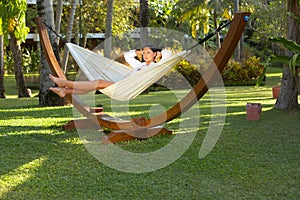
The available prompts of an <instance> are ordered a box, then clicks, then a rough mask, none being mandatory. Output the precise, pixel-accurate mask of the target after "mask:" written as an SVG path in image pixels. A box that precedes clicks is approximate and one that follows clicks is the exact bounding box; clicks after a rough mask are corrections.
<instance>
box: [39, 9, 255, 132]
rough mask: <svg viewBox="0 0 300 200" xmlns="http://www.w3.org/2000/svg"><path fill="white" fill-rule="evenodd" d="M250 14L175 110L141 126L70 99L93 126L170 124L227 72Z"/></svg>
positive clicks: (48, 50) (54, 65) (235, 24)
mask: <svg viewBox="0 0 300 200" xmlns="http://www.w3.org/2000/svg"><path fill="white" fill-rule="evenodd" d="M249 15H250V13H249V12H240V13H236V14H235V15H234V18H233V21H232V23H231V25H230V28H229V30H228V33H227V35H226V37H225V39H224V41H223V44H222V46H221V48H220V49H219V51H218V53H217V54H216V56H215V58H214V59H213V63H211V66H210V68H209V69H208V70H207V72H206V73H204V75H203V76H202V77H203V78H202V79H200V80H199V82H198V83H197V84H196V85H195V86H194V87H193V89H192V90H191V91H190V92H189V93H188V94H187V95H186V96H185V97H184V98H183V99H182V100H181V101H180V102H178V103H177V104H175V105H174V106H173V107H172V108H170V109H169V110H167V111H166V112H164V113H162V114H160V115H158V116H156V117H152V118H150V119H146V120H144V121H143V123H142V124H139V123H136V122H135V120H131V121H125V120H120V119H116V118H114V117H111V116H108V115H104V114H101V115H97V114H95V113H92V112H90V107H89V106H86V105H85V103H84V102H83V101H82V100H81V99H80V98H79V97H78V96H77V95H72V96H71V95H68V96H67V98H68V99H69V100H70V101H71V102H72V104H73V105H74V107H75V108H76V109H77V110H78V111H79V112H81V113H82V114H83V115H84V116H85V117H87V118H88V119H89V120H90V121H91V122H92V123H94V124H96V125H100V126H103V127H105V128H109V129H111V130H129V131H136V130H141V129H143V130H145V129H147V128H151V127H156V126H158V125H161V124H164V123H166V122H168V121H171V120H173V119H175V118H176V117H178V116H179V115H181V114H182V113H183V112H185V111H187V110H188V109H189V108H191V107H192V106H193V105H194V104H195V103H196V102H197V101H198V100H199V99H200V98H201V97H202V96H203V95H204V94H205V93H206V92H207V91H208V89H209V87H210V86H211V84H212V83H214V82H215V81H216V79H217V78H218V75H219V74H220V73H221V72H222V71H223V70H224V68H225V66H226V64H227V62H228V60H229V59H230V57H231V56H232V54H233V52H234V50H235V47H236V45H237V44H238V42H239V40H240V38H241V36H242V33H243V31H244V29H245V26H246V24H247V20H246V18H247V17H248V16H249ZM36 23H37V26H38V32H39V35H40V40H41V44H42V47H43V49H44V53H45V56H46V58H47V61H48V64H49V67H50V68H51V70H52V71H53V73H54V74H55V75H57V76H58V77H60V78H63V79H66V77H65V75H64V73H63V71H62V70H61V67H60V66H59V64H58V62H57V60H56V58H55V55H54V53H53V50H52V46H51V43H50V40H49V37H48V33H47V29H46V27H45V25H44V24H43V22H42V20H41V19H40V18H36Z"/></svg>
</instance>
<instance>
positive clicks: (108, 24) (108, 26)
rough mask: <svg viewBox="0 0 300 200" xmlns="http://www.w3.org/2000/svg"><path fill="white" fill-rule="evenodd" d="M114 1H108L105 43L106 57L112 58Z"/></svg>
mask: <svg viewBox="0 0 300 200" xmlns="http://www.w3.org/2000/svg"><path fill="white" fill-rule="evenodd" d="M113 11H114V0H108V1H107V11H106V22H105V24H106V28H105V41H104V45H105V46H104V56H105V57H110V53H111V50H112V46H111V45H112V38H111V37H112V23H113Z"/></svg>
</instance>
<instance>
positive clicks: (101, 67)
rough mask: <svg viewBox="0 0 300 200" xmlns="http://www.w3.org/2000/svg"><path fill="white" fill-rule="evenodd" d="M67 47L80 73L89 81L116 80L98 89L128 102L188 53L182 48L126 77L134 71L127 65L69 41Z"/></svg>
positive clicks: (113, 97) (116, 98) (111, 96)
mask: <svg viewBox="0 0 300 200" xmlns="http://www.w3.org/2000/svg"><path fill="white" fill-rule="evenodd" d="M67 47H68V49H69V51H70V53H71V54H72V56H73V58H74V59H75V61H76V62H77V64H78V65H79V67H80V69H81V70H82V72H83V73H84V74H85V75H86V77H87V78H88V79H89V80H90V81H92V80H100V79H102V80H107V81H113V82H115V83H114V84H112V85H110V86H109V87H106V88H104V89H101V90H100V91H101V92H102V93H103V94H105V95H107V96H109V97H110V98H112V99H115V100H118V101H128V100H130V99H133V98H134V97H136V96H138V95H139V94H140V93H142V92H143V91H144V90H146V89H147V88H148V87H149V86H151V85H152V84H153V83H155V82H156V81H158V80H159V79H160V78H161V77H163V76H164V74H166V72H168V71H169V70H170V69H171V68H172V67H173V66H174V65H176V64H177V63H178V62H179V61H181V60H182V59H183V58H184V57H185V56H186V55H187V54H188V53H189V51H186V50H184V51H181V52H179V53H176V54H174V55H172V56H170V57H169V58H166V59H164V60H162V61H161V62H158V63H155V64H151V66H149V67H144V68H143V69H142V70H140V71H136V72H135V73H134V75H131V76H128V74H129V73H130V72H131V71H132V70H133V69H132V68H131V67H129V66H126V65H124V64H121V63H119V62H117V61H114V60H111V59H108V58H105V57H104V56H101V55H100V54H98V53H95V52H93V51H90V50H88V49H85V48H82V47H80V46H78V45H75V44H72V43H67Z"/></svg>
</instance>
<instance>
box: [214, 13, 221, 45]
mask: <svg viewBox="0 0 300 200" xmlns="http://www.w3.org/2000/svg"><path fill="white" fill-rule="evenodd" d="M213 16H214V26H215V30H217V28H218V23H217V13H216V11H214V13H213ZM216 47H217V49H220V48H221V40H220V32H217V34H216Z"/></svg>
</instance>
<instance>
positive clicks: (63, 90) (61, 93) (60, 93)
mask: <svg viewBox="0 0 300 200" xmlns="http://www.w3.org/2000/svg"><path fill="white" fill-rule="evenodd" d="M49 90H51V91H52V92H54V93H56V94H57V95H58V96H60V97H61V98H63V97H65V96H66V95H68V94H86V93H88V92H89V91H86V90H77V89H73V88H61V87H50V88H49Z"/></svg>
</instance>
